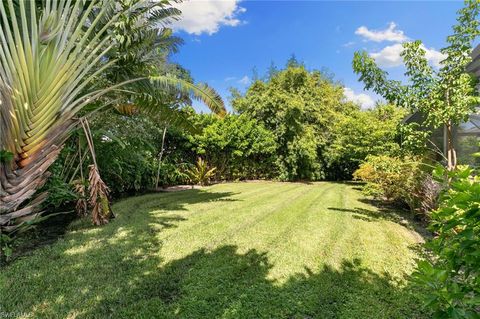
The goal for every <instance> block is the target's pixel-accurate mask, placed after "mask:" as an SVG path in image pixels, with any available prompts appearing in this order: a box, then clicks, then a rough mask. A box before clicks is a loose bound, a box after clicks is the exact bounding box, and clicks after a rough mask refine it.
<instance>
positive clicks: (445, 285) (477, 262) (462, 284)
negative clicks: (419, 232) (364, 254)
mask: <svg viewBox="0 0 480 319" xmlns="http://www.w3.org/2000/svg"><path fill="white" fill-rule="evenodd" d="M435 175H436V177H437V178H438V179H439V180H441V181H445V176H446V177H447V180H449V181H450V183H449V184H450V187H449V189H448V190H447V191H445V192H444V193H443V194H442V195H441V200H440V207H439V208H438V209H437V210H435V211H434V212H433V213H432V215H431V219H432V222H431V225H430V229H431V230H432V231H433V232H434V233H435V237H434V238H433V239H432V240H430V241H429V242H428V243H427V248H429V249H430V250H431V251H432V252H433V254H434V256H433V258H431V259H427V260H422V261H419V263H418V271H417V272H416V274H415V278H416V280H417V282H418V283H419V284H421V285H422V286H423V288H424V289H425V290H426V294H425V295H424V297H425V302H426V305H427V306H428V307H429V308H430V309H431V310H432V311H433V313H434V317H435V318H478V317H479V315H478V314H479V313H480V178H479V177H478V176H474V171H473V170H472V169H470V168H468V167H466V166H463V167H457V169H456V170H455V171H451V172H447V171H445V170H444V169H443V168H439V169H437V170H436V174H435Z"/></svg>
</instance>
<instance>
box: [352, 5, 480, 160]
mask: <svg viewBox="0 0 480 319" xmlns="http://www.w3.org/2000/svg"><path fill="white" fill-rule="evenodd" d="M479 12H480V2H479V1H478V0H466V1H465V7H464V8H463V9H461V10H460V11H459V12H458V18H457V24H456V25H455V26H453V35H451V36H449V37H447V43H448V46H447V47H445V48H443V49H441V50H440V52H441V53H442V54H443V56H444V57H445V58H444V59H443V60H442V61H441V67H440V69H439V70H436V69H434V68H433V67H431V66H430V65H429V64H428V60H427V58H426V57H425V54H426V51H425V46H424V45H423V44H422V42H421V41H414V42H406V43H404V44H403V51H402V53H401V56H402V58H403V61H404V63H405V67H406V72H405V76H406V77H407V78H408V80H409V82H408V83H409V84H408V85H406V84H402V83H401V82H400V81H395V80H388V79H387V76H388V73H387V72H385V71H383V70H381V69H380V68H379V67H378V66H377V65H376V63H375V60H374V59H373V58H372V57H370V56H369V55H368V54H367V53H366V52H356V53H355V56H354V59H353V69H354V71H355V73H357V74H360V80H361V81H363V82H364V84H365V88H366V89H372V90H373V91H374V92H376V93H377V94H379V95H381V96H383V97H384V98H385V99H386V100H387V101H389V102H390V103H394V104H396V105H398V106H402V107H407V108H409V109H410V110H411V111H412V112H416V111H420V112H422V113H423V114H424V115H425V116H426V120H425V125H426V126H431V127H433V128H436V127H440V126H442V127H443V126H444V127H445V128H446V131H447V142H448V143H447V150H446V151H447V160H448V168H449V169H453V168H454V167H455V166H456V164H457V158H456V152H455V148H454V143H453V131H452V130H453V126H454V125H458V124H459V123H460V122H462V121H465V120H466V119H467V118H468V115H469V114H471V113H472V112H474V109H475V106H476V105H478V103H479V102H480V100H479V97H478V91H477V90H476V88H475V85H476V78H475V77H474V76H472V75H470V74H468V73H466V70H465V68H466V66H467V65H468V64H469V63H470V62H471V60H472V59H471V56H470V54H471V51H472V44H473V42H474V41H475V39H477V37H478V36H479V35H480V30H479V24H480V21H479V19H478V16H479Z"/></svg>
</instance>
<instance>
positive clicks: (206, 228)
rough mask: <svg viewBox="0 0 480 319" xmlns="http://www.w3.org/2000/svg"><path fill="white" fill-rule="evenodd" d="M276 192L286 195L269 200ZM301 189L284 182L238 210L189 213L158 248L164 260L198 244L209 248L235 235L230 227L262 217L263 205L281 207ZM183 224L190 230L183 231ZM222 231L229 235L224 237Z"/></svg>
mask: <svg viewBox="0 0 480 319" xmlns="http://www.w3.org/2000/svg"><path fill="white" fill-rule="evenodd" d="M279 192H280V193H281V194H283V195H286V196H284V197H283V198H282V199H283V200H276V201H275V200H273V199H277V198H278V194H279ZM302 192H303V189H302V187H301V186H300V185H298V184H284V185H281V187H278V188H275V187H271V188H270V189H269V190H267V191H265V192H264V193H263V194H261V195H260V196H256V197H255V199H254V200H251V201H249V202H248V203H249V204H248V205H245V203H243V206H244V207H242V208H241V209H239V208H238V207H229V209H228V210H224V209H222V210H217V209H213V210H212V211H211V212H210V213H209V214H202V215H200V216H198V217H197V218H196V216H193V217H192V218H191V219H190V220H189V225H186V224H184V225H183V226H182V225H181V226H179V227H178V228H177V229H173V230H172V232H171V233H170V234H169V235H168V240H167V241H166V242H165V245H164V246H163V247H162V256H163V257H164V258H165V260H166V261H167V260H170V259H171V258H178V256H180V255H183V254H186V253H190V252H191V251H193V250H195V249H198V248H200V247H204V248H207V249H211V248H213V247H215V246H216V245H219V244H220V243H222V242H223V243H225V241H228V240H226V239H227V238H230V237H236V236H238V233H237V232H235V231H232V230H234V229H241V228H242V227H245V226H242V225H249V224H252V223H253V222H252V221H256V220H261V219H263V218H264V216H265V214H266V213H267V212H268V210H266V209H265V206H268V207H271V204H272V203H275V206H283V205H284V204H285V203H286V202H288V201H289V199H290V198H292V197H294V196H299V195H301V193H302ZM184 227H188V229H189V230H193V231H192V232H188V231H185V230H186V229H185V228H184ZM226 233H228V234H229V235H228V236H225V234H226ZM160 238H162V235H160Z"/></svg>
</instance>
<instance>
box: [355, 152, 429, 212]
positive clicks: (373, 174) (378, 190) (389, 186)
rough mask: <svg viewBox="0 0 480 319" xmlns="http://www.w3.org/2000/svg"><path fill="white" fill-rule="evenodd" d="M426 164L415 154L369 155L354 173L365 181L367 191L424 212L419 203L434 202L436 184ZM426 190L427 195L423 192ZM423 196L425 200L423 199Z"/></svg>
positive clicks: (379, 197) (427, 204)
mask: <svg viewBox="0 0 480 319" xmlns="http://www.w3.org/2000/svg"><path fill="white" fill-rule="evenodd" d="M425 167H426V166H425V165H424V164H423V163H422V162H421V161H419V160H418V159H417V158H414V157H391V156H385V155H380V156H368V157H367V160H366V161H365V162H364V163H363V164H361V165H360V168H359V169H358V170H356V171H355V173H354V174H353V175H354V178H355V179H357V180H361V181H363V182H365V183H366V184H365V186H364V193H365V194H366V195H368V196H373V197H374V198H377V199H382V200H386V201H390V202H396V203H400V204H405V205H407V207H408V208H409V209H410V210H411V211H420V212H424V211H421V209H422V207H428V208H430V207H431V206H432V205H434V202H436V196H435V195H434V189H435V187H434V186H432V185H431V183H430V182H431V181H430V180H429V174H428V172H427V171H425ZM427 193H428V194H429V195H428V196H425V194H427ZM424 198H426V199H427V200H428V202H424ZM432 202H433V203H432ZM428 208H427V209H428Z"/></svg>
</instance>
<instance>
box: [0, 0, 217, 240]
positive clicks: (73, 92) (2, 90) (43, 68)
mask: <svg viewBox="0 0 480 319" xmlns="http://www.w3.org/2000/svg"><path fill="white" fill-rule="evenodd" d="M146 2H149V3H150V2H151V1H147V0H144V1H136V4H135V5H134V6H132V7H129V8H128V9H126V12H127V13H128V12H132V11H133V10H135V9H137V8H138V7H139V6H140V5H141V4H144V3H146ZM84 4H85V5H84ZM126 12H125V11H124V10H119V9H118V8H117V7H116V6H115V2H114V1H112V0H93V1H89V2H86V3H84V2H83V1H73V2H71V1H53V0H46V1H45V2H42V5H41V8H40V9H39V8H38V7H37V6H36V3H35V2H34V1H29V2H27V1H18V3H15V4H14V1H13V0H7V1H2V2H1V3H0V13H1V19H0V38H1V41H2V43H3V44H4V45H2V46H1V47H0V61H1V63H0V102H1V104H2V107H1V110H0V112H1V113H0V115H1V117H0V119H1V126H2V131H1V134H0V138H1V139H0V149H1V150H5V151H7V152H10V153H12V154H13V159H12V160H10V161H8V162H7V163H4V162H2V164H1V168H0V183H1V189H2V193H1V198H0V204H1V205H0V206H1V211H0V228H1V229H2V230H5V231H9V230H13V229H15V228H16V227H18V225H19V224H21V223H23V222H27V221H29V220H32V219H34V218H35V217H37V216H38V215H39V213H40V207H41V205H40V204H41V203H42V202H43V199H44V198H45V196H44V195H38V196H36V199H35V200H33V201H31V202H29V203H28V204H25V203H26V201H27V200H28V199H30V198H31V197H32V196H33V195H34V194H35V193H36V191H37V190H38V189H39V188H40V187H41V186H42V185H43V184H44V183H45V181H46V179H47V177H48V175H49V173H48V167H49V166H50V165H51V164H52V163H53V162H54V161H55V159H56V158H57V156H58V154H59V152H60V150H61V149H62V145H63V144H64V142H65V140H66V138H67V137H68V136H69V133H70V132H71V130H72V128H73V127H74V126H75V125H77V121H76V118H75V116H76V115H78V114H79V113H80V112H81V111H82V115H86V114H88V112H89V111H91V108H89V109H88V110H86V109H85V107H86V106H93V107H99V106H102V107H104V106H106V105H109V104H115V103H116V102H117V101H116V100H99V98H100V97H101V96H103V95H105V94H107V93H109V92H113V91H114V90H117V89H118V88H120V87H122V86H124V85H126V84H128V83H133V82H135V81H137V82H139V84H138V85H144V84H146V83H148V85H149V86H150V87H151V88H153V89H154V90H151V91H150V92H152V95H150V96H149V95H148V94H147V95H143V97H142V99H139V100H141V101H145V105H146V106H147V107H148V106H152V105H153V104H154V102H155V101H157V100H156V98H155V96H158V95H159V93H158V91H166V92H172V93H173V92H181V93H182V94H184V95H186V96H188V97H192V98H197V99H200V100H204V101H206V102H207V105H208V106H210V107H212V108H213V109H214V110H215V111H217V112H219V113H223V112H224V107H223V102H222V101H221V99H220V98H219V96H218V94H216V93H215V92H214V91H213V90H212V89H210V88H209V87H208V86H206V85H200V86H195V85H193V84H192V83H190V82H188V81H186V80H182V79H178V78H175V77H172V76H169V75H165V74H163V75H162V74H155V75H154V76H150V77H149V78H145V77H144V78H143V80H141V79H138V78H133V79H126V80H125V81H123V82H120V83H113V84H111V83H109V82H108V81H102V80H99V79H101V76H102V75H103V74H105V72H106V71H107V70H108V69H109V68H111V67H113V66H114V65H115V63H116V62H117V60H115V59H109V58H106V57H107V53H108V52H110V50H111V49H112V48H114V47H115V46H116V45H117V43H116V42H115V41H114V38H113V37H114V35H115V33H114V32H109V30H110V29H111V27H112V26H113V25H114V24H115V23H117V22H118V21H119V20H118V19H119V17H121V16H122V15H125V14H126ZM145 14H147V15H148V12H145ZM147 76H148V74H147ZM153 93H154V94H153ZM95 101H97V103H95V104H93V102H95ZM147 102H149V103H147ZM138 105H139V106H141V105H142V103H138Z"/></svg>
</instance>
